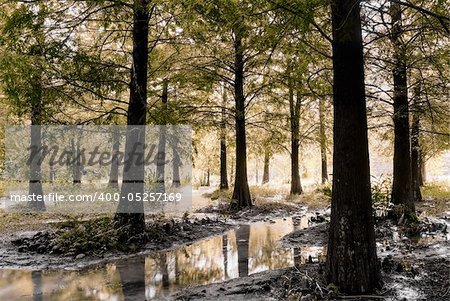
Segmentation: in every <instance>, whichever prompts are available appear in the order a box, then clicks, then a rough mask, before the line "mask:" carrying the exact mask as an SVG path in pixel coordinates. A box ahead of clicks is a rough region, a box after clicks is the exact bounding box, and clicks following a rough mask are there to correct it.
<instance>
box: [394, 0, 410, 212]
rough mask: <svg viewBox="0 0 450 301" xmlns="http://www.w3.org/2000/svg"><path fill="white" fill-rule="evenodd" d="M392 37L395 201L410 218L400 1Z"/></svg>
mask: <svg viewBox="0 0 450 301" xmlns="http://www.w3.org/2000/svg"><path fill="white" fill-rule="evenodd" d="M390 13H391V22H392V28H391V39H392V42H393V47H394V68H393V72H392V75H393V79H394V116H393V118H394V135H395V136H394V162H393V163H394V164H393V165H394V171H393V183H392V202H393V203H394V204H397V205H402V206H403V208H404V210H405V211H406V213H407V216H408V217H412V215H415V208H414V197H413V191H412V187H413V185H412V176H411V146H410V137H409V108H408V90H407V89H408V88H407V75H406V62H405V55H406V53H405V49H404V45H403V42H402V40H401V34H402V32H401V31H402V13H401V6H400V4H399V3H395V2H391V8H390Z"/></svg>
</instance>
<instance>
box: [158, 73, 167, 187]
mask: <svg viewBox="0 0 450 301" xmlns="http://www.w3.org/2000/svg"><path fill="white" fill-rule="evenodd" d="M168 88H169V82H168V81H167V80H164V81H163V87H162V96H161V102H162V109H161V111H162V122H161V125H160V127H159V143H158V159H157V163H156V185H157V189H156V191H157V192H159V193H164V192H165V191H166V188H165V169H166V166H165V164H166V137H167V129H166V125H167V120H166V114H167V103H168V99H169V94H168Z"/></svg>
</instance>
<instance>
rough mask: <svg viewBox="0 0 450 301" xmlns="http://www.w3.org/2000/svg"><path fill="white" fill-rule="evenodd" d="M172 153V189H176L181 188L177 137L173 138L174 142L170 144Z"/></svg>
mask: <svg viewBox="0 0 450 301" xmlns="http://www.w3.org/2000/svg"><path fill="white" fill-rule="evenodd" d="M172 153H173V165H172V168H173V177H172V187H175V188H178V187H180V186H181V179H180V165H181V160H180V154H179V151H178V137H174V141H173V143H172Z"/></svg>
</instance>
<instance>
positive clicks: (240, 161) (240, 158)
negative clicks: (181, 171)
mask: <svg viewBox="0 0 450 301" xmlns="http://www.w3.org/2000/svg"><path fill="white" fill-rule="evenodd" d="M240 31H241V29H240V28H238V29H236V30H234V34H235V40H234V56H235V57H234V59H235V61H234V72H235V74H234V94H235V95H234V96H235V103H236V107H235V109H236V112H235V120H236V174H235V177H234V178H235V182H234V190H233V196H232V200H233V201H232V207H233V208H234V209H242V208H244V207H251V206H253V202H252V198H251V196H250V189H249V187H248V179H247V141H246V133H245V96H244V49H243V46H242V37H241V32H240Z"/></svg>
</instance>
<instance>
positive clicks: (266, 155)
mask: <svg viewBox="0 0 450 301" xmlns="http://www.w3.org/2000/svg"><path fill="white" fill-rule="evenodd" d="M269 179H270V151H269V148H268V147H266V149H265V150H264V170H263V178H262V184H266V183H269Z"/></svg>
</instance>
